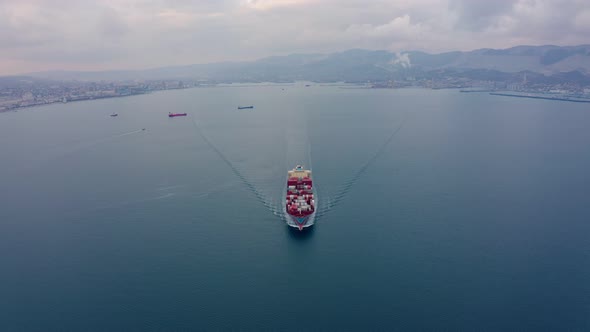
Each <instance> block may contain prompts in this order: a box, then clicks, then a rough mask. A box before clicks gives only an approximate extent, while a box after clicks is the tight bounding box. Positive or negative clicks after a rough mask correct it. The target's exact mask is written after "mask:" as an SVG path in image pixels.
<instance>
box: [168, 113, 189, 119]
mask: <svg viewBox="0 0 590 332" xmlns="http://www.w3.org/2000/svg"><path fill="white" fill-rule="evenodd" d="M175 116H186V113H172V112H168V117H169V118H173V117H175Z"/></svg>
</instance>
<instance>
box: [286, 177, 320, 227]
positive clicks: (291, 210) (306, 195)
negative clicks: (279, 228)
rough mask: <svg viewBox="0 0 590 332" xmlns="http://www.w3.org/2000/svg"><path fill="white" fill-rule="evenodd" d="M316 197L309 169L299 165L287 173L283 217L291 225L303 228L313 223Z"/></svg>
mask: <svg viewBox="0 0 590 332" xmlns="http://www.w3.org/2000/svg"><path fill="white" fill-rule="evenodd" d="M316 206H317V197H316V195H315V190H314V188H313V181H312V179H311V171H310V170H306V169H304V168H303V166H301V165H297V167H295V168H294V169H292V170H290V171H289V172H288V173H287V195H286V199H285V218H286V219H287V224H288V225H289V226H291V227H295V228H299V230H300V231H301V230H303V228H305V227H309V226H311V225H313V223H314V219H315V210H316Z"/></svg>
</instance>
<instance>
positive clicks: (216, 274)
mask: <svg viewBox="0 0 590 332" xmlns="http://www.w3.org/2000/svg"><path fill="white" fill-rule="evenodd" d="M250 104H252V105H255V108H254V109H253V110H237V109H236V107H237V106H238V105H250ZM113 111H115V112H118V113H119V116H118V117H116V118H111V117H109V114H110V113H112V112H113ZM169 111H173V112H187V113H189V116H188V117H186V118H174V119H169V118H168V117H167V116H166V115H167V113H168V112H169ZM142 128H145V129H146V130H142ZM588 128H590V109H588V108H587V106H585V105H580V104H575V103H571V104H570V103H564V102H554V101H543V100H528V99H518V98H505V97H498V96H489V95H486V94H461V93H459V92H457V91H431V90H364V89H341V88H338V87H319V86H313V87H309V88H305V87H301V86H267V87H262V86H259V87H226V88H206V89H205V88H203V89H190V90H182V91H170V92H161V93H154V94H151V95H145V96H136V97H130V98H122V99H108V100H98V101H90V102H80V103H68V104H59V105H51V106H47V107H39V108H32V109H26V110H21V111H19V112H18V113H4V114H0V156H1V162H0V267H1V268H0V330H24V331H27V330H32V331H63V330H102V331H104V330H182V329H185V330H189V329H190V330H198V329H247V330H255V329H256V330H258V329H265V330H276V329H282V330H366V329H374V330H394V329H403V330H408V329H422V330H424V329H426V330H531V331H532V330H535V331H537V330H589V329H590V314H589V313H590V239H589V234H590V171H589V170H590V148H589V146H588V144H589V142H590V130H588ZM295 163H303V164H304V165H306V166H309V167H312V168H313V172H314V180H315V184H316V186H317V188H318V191H319V194H318V196H319V200H320V209H321V216H320V217H319V218H318V220H317V222H316V225H315V226H314V227H313V228H312V229H310V230H309V231H308V232H304V233H300V232H299V231H293V230H291V229H290V228H288V227H287V226H286V225H285V224H284V223H283V221H282V220H281V216H280V215H281V213H280V204H281V202H282V190H283V188H284V181H285V175H286V173H285V172H286V171H287V169H289V168H292V167H293V166H294V164H295Z"/></svg>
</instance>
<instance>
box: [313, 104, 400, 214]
mask: <svg viewBox="0 0 590 332" xmlns="http://www.w3.org/2000/svg"><path fill="white" fill-rule="evenodd" d="M407 120H408V117H407V113H406V116H405V117H404V118H403V120H402V122H401V123H400V125H399V126H397V127H396V128H395V130H394V131H393V132H392V133H391V135H389V137H388V138H387V139H386V140H385V141H384V142H383V144H381V146H380V147H379V149H378V150H377V151H376V152H375V154H374V155H373V156H371V158H369V160H367V162H365V163H364V164H363V165H362V166H361V167H360V168H359V169H358V170H357V171H356V172H355V173H354V175H353V176H352V177H351V178H350V180H348V181H346V182H344V184H343V185H342V187H340V190H338V191H337V192H336V194H335V195H334V196H333V197H328V198H327V199H324V200H323V201H324V202H326V201H327V202H326V203H325V204H323V206H322V207H321V208H320V209H318V211H317V212H316V220H320V219H321V218H322V217H323V216H324V215H326V214H327V213H328V212H329V211H330V210H332V209H333V208H334V207H336V206H338V204H339V203H340V202H341V201H342V200H343V199H344V198H345V197H346V195H347V194H348V193H349V192H350V190H351V188H352V186H353V185H354V184H355V183H356V182H357V181H358V180H359V179H360V177H361V176H362V175H363V174H365V172H366V171H367V169H368V168H369V167H370V166H371V165H372V164H373V163H374V162H375V161H376V160H377V159H378V158H379V157H380V156H381V155H382V154H383V153H384V152H385V149H386V148H387V146H388V145H389V144H390V143H391V142H392V141H393V139H394V138H395V137H396V136H397V134H398V133H399V132H400V130H402V128H403V127H404V126H405V124H406V122H407Z"/></svg>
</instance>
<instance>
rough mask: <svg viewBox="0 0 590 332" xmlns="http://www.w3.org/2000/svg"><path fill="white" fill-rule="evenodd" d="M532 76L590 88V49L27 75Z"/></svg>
mask: <svg viewBox="0 0 590 332" xmlns="http://www.w3.org/2000/svg"><path fill="white" fill-rule="evenodd" d="M522 73H528V75H529V77H531V78H533V79H535V78H537V79H540V80H549V81H551V80H552V81H556V80H557V81H573V82H576V83H582V84H590V45H579V46H554V45H545V46H516V47H512V48H508V49H479V50H474V51H468V52H462V51H455V52H446V53H439V54H429V53H425V52H420V51H404V52H389V51H383V50H381V51H373V50H362V49H353V50H347V51H344V52H337V53H331V54H291V55H286V56H273V57H267V58H262V59H260V60H256V61H248V62H222V63H211V64H195V65H184V66H169V67H160V68H153V69H146V70H115V71H95V72H90V71H88V72H82V71H46V72H36V73H29V74H26V75H25V76H29V77H33V78H38V79H50V80H62V81H63V80H87V81H99V80H166V79H170V80H184V79H186V80H197V81H198V80H202V81H209V82H263V81H269V82H291V81H296V80H308V81H317V82H337V81H348V82H366V81H373V82H375V81H386V80H396V79H406V78H411V79H420V78H427V79H428V78H433V77H439V76H447V77H448V76H454V77H466V78H472V79H483V80H504V81H506V80H510V79H511V78H518V79H520V77H522Z"/></svg>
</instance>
